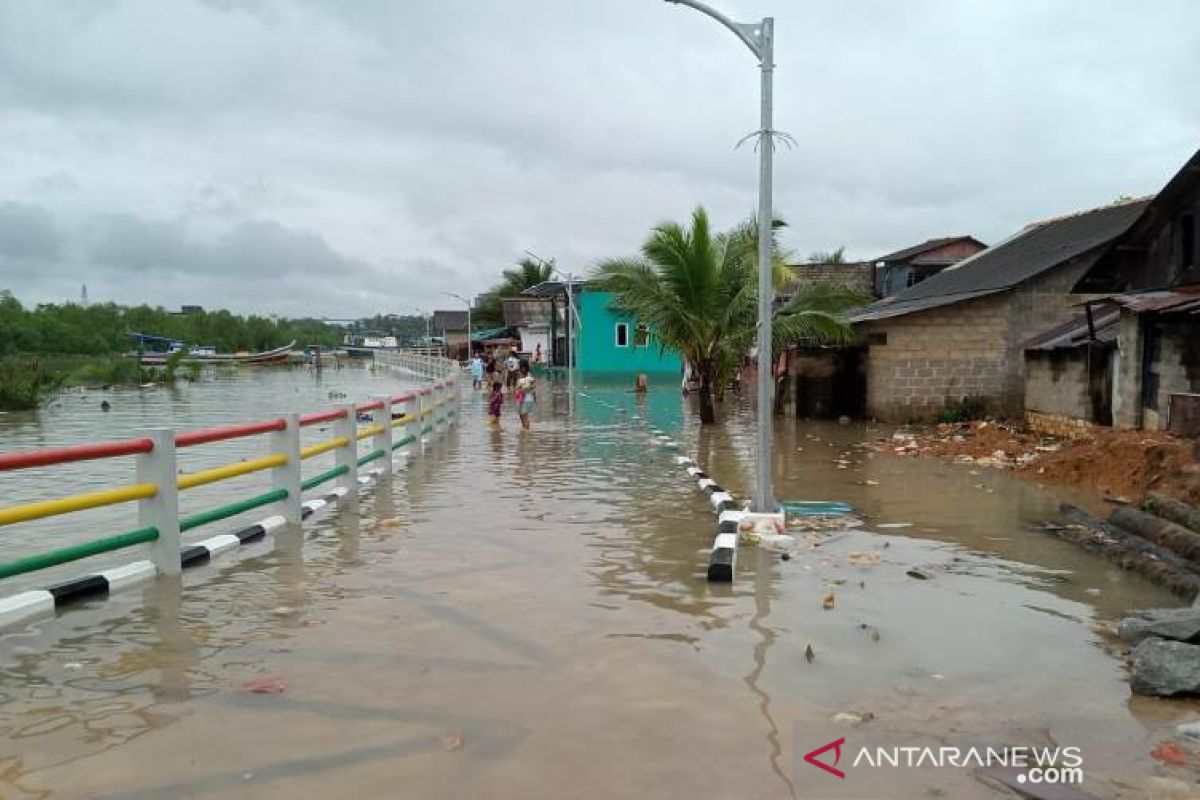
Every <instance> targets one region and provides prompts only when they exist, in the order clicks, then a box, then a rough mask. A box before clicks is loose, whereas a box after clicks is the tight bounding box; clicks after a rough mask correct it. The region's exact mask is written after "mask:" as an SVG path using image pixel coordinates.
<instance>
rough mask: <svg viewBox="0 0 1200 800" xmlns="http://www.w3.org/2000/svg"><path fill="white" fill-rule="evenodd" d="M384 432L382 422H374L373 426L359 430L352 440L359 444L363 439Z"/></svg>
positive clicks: (384, 428)
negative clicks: (354, 439) (356, 440)
mask: <svg viewBox="0 0 1200 800" xmlns="http://www.w3.org/2000/svg"><path fill="white" fill-rule="evenodd" d="M385 430H386V426H385V425H384V424H383V423H382V422H376V423H375V424H374V425H368V426H367V427H365V428H359V429H358V435H357V436H355V437H354V438H356V439H358V441H360V442H361V441H362V440H363V439H366V438H367V437H369V436H378V435H379V434H381V433H383V432H384V431H385Z"/></svg>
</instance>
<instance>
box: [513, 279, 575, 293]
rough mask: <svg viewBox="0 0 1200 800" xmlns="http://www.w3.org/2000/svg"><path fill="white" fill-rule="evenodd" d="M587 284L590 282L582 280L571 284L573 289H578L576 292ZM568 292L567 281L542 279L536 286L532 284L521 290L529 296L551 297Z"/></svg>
mask: <svg viewBox="0 0 1200 800" xmlns="http://www.w3.org/2000/svg"><path fill="white" fill-rule="evenodd" d="M587 284H588V282H587V281H580V280H576V281H571V286H572V287H573V291H576V292H578V291H582V290H583V289H584V288H586V287H587ZM566 293H567V282H566V281H542V282H541V283H539V284H537V285H536V286H530V287H529V288H528V289H526V290H525V291H523V292H521V294H523V295H527V296H529V297H551V296H555V295H560V294H566Z"/></svg>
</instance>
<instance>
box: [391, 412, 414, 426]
mask: <svg viewBox="0 0 1200 800" xmlns="http://www.w3.org/2000/svg"><path fill="white" fill-rule="evenodd" d="M412 421H413V415H412V414H401V415H400V416H398V417H396V418H395V419H394V420H392V427H393V428H399V427H400V426H401V425H407V424H408V423H410V422H412Z"/></svg>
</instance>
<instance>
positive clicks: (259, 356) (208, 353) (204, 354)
mask: <svg viewBox="0 0 1200 800" xmlns="http://www.w3.org/2000/svg"><path fill="white" fill-rule="evenodd" d="M130 336H133V337H134V338H135V339H137V341H138V344H140V345H143V346H144V345H147V344H152V345H157V346H159V347H161V346H162V345H163V344H166V345H167V348H166V350H158V351H154V350H142V351H139V352H138V353H137V356H138V360H139V361H140V362H141V363H142V364H144V365H146V366H162V365H164V364H166V363H167V359H169V358H171V357H172V356H173V355H175V354H176V353H178V352H179V351H181V350H182V349H183V347H184V343H183V342H181V341H178V340H176V339H168V338H166V337H163V336H151V335H149V334H144V333H132V334H130ZM295 346H296V342H295V340H292V341H291V342H288V343H287V344H285V345H283V346H282V347H276V348H274V349H272V350H263V351H262V352H260V353H218V352H217V350H216V348H215V347H208V346H203V345H200V346H196V347H190V348H188V352H187V355H186V356H185V357H184V359H183V360H184V361H199V362H201V363H204V364H254V365H260V366H268V365H272V364H283V363H285V362H286V361H287V360H288V357H289V356H290V355H291V352H292V349H293V348H294V347H295Z"/></svg>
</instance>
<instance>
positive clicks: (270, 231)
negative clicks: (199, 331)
mask: <svg viewBox="0 0 1200 800" xmlns="http://www.w3.org/2000/svg"><path fill="white" fill-rule="evenodd" d="M715 2H717V3H718V4H719V5H720V7H721V8H722V9H723V10H725V11H726V12H727V13H728V14H729V15H730V16H732V17H734V18H736V19H740V20H744V21H753V20H755V19H757V18H760V17H762V16H764V15H767V14H770V15H773V16H774V17H775V18H776V31H777V45H776V48H777V49H776V62H777V64H778V70H777V73H776V126H777V127H778V128H780V129H782V130H786V131H788V132H790V133H791V134H792V135H793V136H794V137H795V139H796V141H797V143H798V147H797V149H795V150H792V151H790V152H789V151H786V150H785V151H781V152H780V153H779V156H778V158H777V162H776V163H777V167H776V209H777V212H778V213H779V214H780V215H782V216H783V217H784V218H785V219H787V220H788V221H789V223H790V224H791V226H792V227H791V230H790V232H789V234H788V237H787V242H786V243H787V244H788V245H789V246H790V247H792V248H794V249H795V250H797V251H799V252H801V253H805V252H809V251H811V250H814V249H829V248H833V247H837V246H840V245H845V246H846V247H847V250H848V253H849V255H851V256H852V257H858V258H870V257H872V256H876V255H879V254H880V253H883V252H886V251H888V250H891V249H895V248H899V247H903V246H907V245H909V244H913V243H915V242H918V241H921V240H923V239H925V238H928V237H933V236H940V235H948V234H960V233H971V234H974V235H976V236H978V237H980V238H982V239H984V240H985V241H994V240H997V239H999V238H1000V237H1002V236H1004V235H1006V234H1007V233H1010V232H1011V231H1013V230H1014V229H1016V228H1017V227H1019V226H1021V225H1023V224H1024V223H1026V222H1028V221H1030V220H1034V219H1037V218H1041V217H1045V216H1050V215H1055V214H1059V213H1063V212H1067V211H1071V210H1075V209H1081V208H1087V207H1092V206H1096V205H1100V204H1103V203H1106V202H1108V201H1110V200H1112V199H1114V198H1116V197H1118V196H1120V195H1140V194H1147V193H1151V192H1154V191H1156V190H1157V189H1158V188H1159V187H1160V186H1161V185H1162V184H1163V183H1164V182H1165V181H1166V180H1167V178H1168V177H1170V175H1171V174H1173V173H1174V171H1175V170H1177V169H1178V167H1179V166H1180V165H1181V164H1182V162H1183V161H1184V160H1185V159H1186V158H1187V157H1188V156H1189V155H1190V154H1191V153H1192V152H1194V151H1195V150H1196V149H1197V147H1200V58H1198V57H1197V54H1198V53H1200V13H1198V11H1200V10H1198V9H1197V8H1196V4H1195V2H1194V0H1155V1H1154V2H1133V0H1005V1H1004V2H997V0H905V1H904V2H896V0H715ZM757 92H758V76H757V71H756V65H755V62H754V59H753V57H752V56H751V55H750V53H749V51H747V50H746V49H745V48H744V47H743V46H742V45H741V44H740V43H739V42H738V41H737V40H736V39H734V38H733V37H732V36H731V35H730V34H729V33H728V32H727V31H725V30H724V29H722V28H720V27H719V26H717V25H716V24H715V23H714V22H712V21H711V20H709V19H707V18H705V17H703V16H701V15H700V14H698V13H696V12H695V11H692V10H690V9H687V8H684V7H682V6H675V5H668V4H666V3H664V2H661V1H660V0H424V1H423V2H418V0H354V2H342V1H341V0H289V2H283V1H282V0H0V288H5V287H7V288H10V289H11V290H13V291H14V293H16V294H17V296H18V297H19V298H21V299H22V300H24V301H26V302H37V301H61V300H68V299H76V298H78V296H79V291H80V285H81V284H83V283H85V282H86V283H87V286H88V291H89V294H90V297H91V299H92V300H93V301H96V300H114V301H117V302H122V303H137V302H149V303H154V304H162V305H165V306H168V307H173V306H178V305H180V304H183V303H189V304H192V303H197V304H202V305H205V306H209V307H217V306H223V307H227V308H231V309H233V310H235V311H240V312H260V313H282V314H288V315H300V314H305V315H308V314H311V315H318V316H320V315H327V316H331V317H340V316H354V315H360V314H369V313H376V312H383V313H389V312H395V313H405V312H407V311H409V310H411V309H412V307H418V308H430V307H433V306H441V307H453V302H454V301H451V300H448V299H446V298H445V297H444V296H442V295H441V293H442V292H445V291H457V292H461V293H476V292H479V291H482V290H484V289H486V288H487V286H488V285H490V284H491V283H492V282H494V280H495V278H496V276H497V274H498V273H499V271H500V269H502V268H503V267H504V266H506V265H507V264H509V263H511V262H512V261H514V260H515V259H517V258H519V257H520V256H521V255H522V251H523V250H524V249H530V250H532V251H534V252H536V253H538V254H539V255H542V256H544V257H547V258H549V257H555V258H556V259H557V260H558V262H559V264H560V265H562V266H564V267H565V268H571V269H574V270H576V271H580V272H583V271H586V270H587V269H588V268H589V267H590V266H591V265H592V264H594V263H595V261H596V260H597V259H600V258H603V257H605V256H611V255H621V254H627V253H630V252H633V251H634V250H635V249H636V247H637V246H638V244H639V242H640V241H641V240H642V238H643V237H644V236H645V233H646V231H647V229H648V228H649V227H650V226H651V225H652V224H654V223H655V222H658V221H660V220H663V219H670V218H682V217H684V216H685V215H686V214H687V213H688V212H689V210H690V209H691V208H692V207H694V206H695V205H696V204H704V205H705V206H706V207H708V208H709V210H710V211H711V213H712V214H713V216H714V217H715V218H716V220H717V222H718V223H719V224H721V225H729V224H732V223H734V222H735V221H737V220H738V219H739V218H741V217H744V216H746V215H748V214H749V213H752V212H753V210H754V208H755V197H756V195H755V192H756V181H757V169H756V155H755V153H754V152H753V150H752V148H749V147H743V148H741V149H736V150H735V149H734V145H735V143H736V142H737V141H738V140H739V139H740V138H741V137H742V136H744V135H745V134H746V133H747V132H749V131H750V130H752V129H754V128H756V127H757V114H758V95H757Z"/></svg>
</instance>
